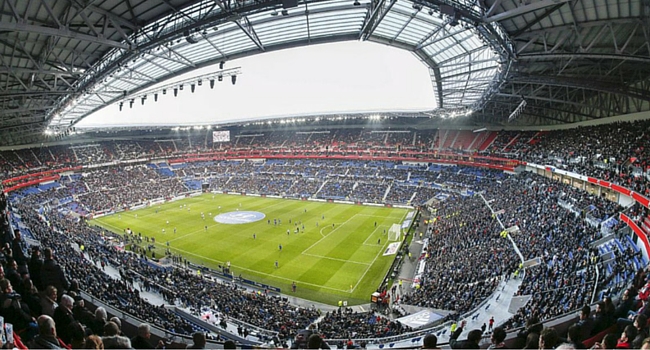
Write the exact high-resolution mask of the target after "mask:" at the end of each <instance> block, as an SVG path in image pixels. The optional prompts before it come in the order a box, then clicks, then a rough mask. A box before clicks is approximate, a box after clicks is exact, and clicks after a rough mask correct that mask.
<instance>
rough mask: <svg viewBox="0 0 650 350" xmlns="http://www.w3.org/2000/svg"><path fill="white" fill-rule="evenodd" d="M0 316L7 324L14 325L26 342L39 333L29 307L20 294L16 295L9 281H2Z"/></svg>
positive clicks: (0, 283)
mask: <svg viewBox="0 0 650 350" xmlns="http://www.w3.org/2000/svg"><path fill="white" fill-rule="evenodd" d="M0 291H1V292H2V294H0V315H1V316H3V317H4V321H5V323H11V324H13V325H14V330H15V331H16V332H17V333H21V332H22V335H23V338H24V339H25V340H26V341H29V340H31V339H32V338H33V337H34V336H35V335H36V333H37V331H38V330H37V326H36V324H35V323H34V319H33V318H32V316H31V314H30V310H29V306H27V304H26V303H25V302H23V301H22V298H21V296H20V294H18V293H16V292H15V291H14V290H13V288H12V286H11V282H9V280H8V279H2V280H0Z"/></svg>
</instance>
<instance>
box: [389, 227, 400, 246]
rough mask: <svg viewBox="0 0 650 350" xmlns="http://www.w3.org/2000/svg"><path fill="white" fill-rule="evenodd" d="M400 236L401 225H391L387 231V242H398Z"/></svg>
mask: <svg viewBox="0 0 650 350" xmlns="http://www.w3.org/2000/svg"><path fill="white" fill-rule="evenodd" d="M401 235H402V225H400V224H393V226H391V227H390V229H389V230H388V241H389V242H394V241H399V239H400V236H401Z"/></svg>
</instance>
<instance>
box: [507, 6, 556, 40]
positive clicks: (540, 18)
mask: <svg viewBox="0 0 650 350" xmlns="http://www.w3.org/2000/svg"><path fill="white" fill-rule="evenodd" d="M564 4H566V3H565V2H563V3H560V4H557V5H555V6H553V7H551V8H550V9H548V10H546V11H544V13H543V14H542V15H541V16H537V17H536V18H535V19H534V20H532V21H530V22H529V23H528V24H526V25H525V26H524V27H523V28H520V29H519V30H517V31H516V32H514V33H513V34H512V37H513V38H514V37H517V36H519V35H520V34H521V33H524V32H525V31H527V30H528V29H530V28H532V27H533V26H534V25H536V24H537V23H539V22H541V21H542V20H543V19H544V18H546V17H548V16H549V15H550V14H551V13H553V12H555V11H557V10H559V9H560V7H562V6H564Z"/></svg>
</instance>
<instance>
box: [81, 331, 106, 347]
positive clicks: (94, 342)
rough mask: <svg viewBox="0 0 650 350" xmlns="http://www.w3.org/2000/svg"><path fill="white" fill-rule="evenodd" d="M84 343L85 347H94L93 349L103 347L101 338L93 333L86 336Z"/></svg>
mask: <svg viewBox="0 0 650 350" xmlns="http://www.w3.org/2000/svg"><path fill="white" fill-rule="evenodd" d="M85 343H86V347H85V349H95V350H101V349H104V343H103V342H102V338H100V337H98V336H96V335H94V334H92V335H89V336H87V337H86V342H85Z"/></svg>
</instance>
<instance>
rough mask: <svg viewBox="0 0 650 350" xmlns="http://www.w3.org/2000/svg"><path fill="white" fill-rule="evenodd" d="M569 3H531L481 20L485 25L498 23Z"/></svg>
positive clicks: (561, 0) (549, 0) (541, 0)
mask: <svg viewBox="0 0 650 350" xmlns="http://www.w3.org/2000/svg"><path fill="white" fill-rule="evenodd" d="M569 1H571V0H539V1H536V2H533V3H532V4H530V5H524V6H519V7H517V8H515V9H512V10H509V11H506V12H501V13H499V14H496V15H494V16H491V17H485V18H483V22H486V23H491V22H499V21H503V20H506V19H509V18H513V17H517V16H521V15H523V14H526V13H529V12H533V11H537V10H540V9H543V8H545V7H549V6H555V5H557V4H560V3H561V4H564V3H566V2H569Z"/></svg>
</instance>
